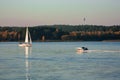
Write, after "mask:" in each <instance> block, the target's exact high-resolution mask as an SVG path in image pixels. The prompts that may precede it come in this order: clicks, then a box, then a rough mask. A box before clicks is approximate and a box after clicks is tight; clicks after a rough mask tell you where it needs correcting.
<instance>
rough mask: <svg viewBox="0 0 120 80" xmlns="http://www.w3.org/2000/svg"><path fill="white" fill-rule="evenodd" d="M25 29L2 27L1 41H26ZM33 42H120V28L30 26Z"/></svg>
mask: <svg viewBox="0 0 120 80" xmlns="http://www.w3.org/2000/svg"><path fill="white" fill-rule="evenodd" d="M25 30H26V28H25V27H17V26H16V27H14V26H4V27H3V26H1V27H0V41H1V42H4V41H24V38H25ZM29 31H30V34H31V37H32V41H104V40H120V26H119V25H114V26H102V25H40V26H30V27H29Z"/></svg>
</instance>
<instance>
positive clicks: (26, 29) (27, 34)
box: [25, 27, 28, 43]
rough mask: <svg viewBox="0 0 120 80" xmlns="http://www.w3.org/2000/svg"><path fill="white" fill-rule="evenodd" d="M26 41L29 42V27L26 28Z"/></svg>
mask: <svg viewBox="0 0 120 80" xmlns="http://www.w3.org/2000/svg"><path fill="white" fill-rule="evenodd" d="M25 43H28V27H27V29H26V36H25Z"/></svg>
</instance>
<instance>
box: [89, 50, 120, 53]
mask: <svg viewBox="0 0 120 80" xmlns="http://www.w3.org/2000/svg"><path fill="white" fill-rule="evenodd" d="M87 52H119V53H120V50H88V51H87Z"/></svg>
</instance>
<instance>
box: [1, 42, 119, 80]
mask: <svg viewBox="0 0 120 80" xmlns="http://www.w3.org/2000/svg"><path fill="white" fill-rule="evenodd" d="M82 46H85V47H87V48H88V49H89V50H88V51H87V52H86V53H77V52H76V49H77V47H82ZM0 80H120V42H34V43H33V46H32V47H31V48H23V47H18V43H17V42H1V43H0Z"/></svg>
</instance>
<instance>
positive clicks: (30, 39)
mask: <svg viewBox="0 0 120 80" xmlns="http://www.w3.org/2000/svg"><path fill="white" fill-rule="evenodd" d="M29 38H30V44H32V39H31V35H30V32H29Z"/></svg>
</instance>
